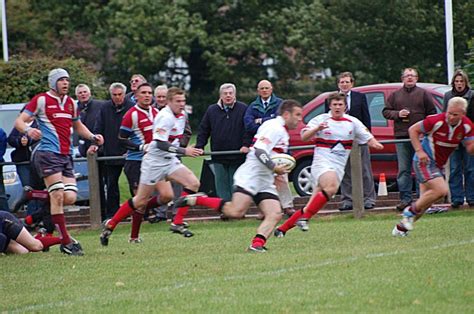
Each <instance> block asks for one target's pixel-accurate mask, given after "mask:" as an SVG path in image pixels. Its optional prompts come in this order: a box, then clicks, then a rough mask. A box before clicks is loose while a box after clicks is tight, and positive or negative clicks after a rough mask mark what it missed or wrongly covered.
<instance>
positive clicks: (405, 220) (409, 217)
mask: <svg viewBox="0 0 474 314" xmlns="http://www.w3.org/2000/svg"><path fill="white" fill-rule="evenodd" d="M414 222H415V214H413V213H412V212H411V211H410V207H407V208H405V209H404V210H403V213H402V220H401V222H400V223H401V224H402V226H403V227H404V228H405V229H407V230H408V231H411V230H413V223H414Z"/></svg>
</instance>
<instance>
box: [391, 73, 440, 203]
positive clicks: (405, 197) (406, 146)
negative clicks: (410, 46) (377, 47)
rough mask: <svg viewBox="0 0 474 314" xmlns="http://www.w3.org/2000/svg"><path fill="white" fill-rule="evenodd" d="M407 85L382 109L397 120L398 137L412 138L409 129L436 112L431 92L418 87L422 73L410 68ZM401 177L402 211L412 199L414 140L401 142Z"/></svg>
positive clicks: (392, 96) (406, 79)
mask: <svg viewBox="0 0 474 314" xmlns="http://www.w3.org/2000/svg"><path fill="white" fill-rule="evenodd" d="M401 79H402V82H403V87H402V88H400V89H399V90H397V91H395V92H394V93H393V94H391V95H390V96H389V97H388V100H387V103H386V104H385V108H384V109H383V111H382V114H383V116H384V117H385V118H386V119H389V120H394V127H393V129H394V133H395V138H396V139H409V135H408V128H410V127H411V126H412V125H413V124H415V123H417V122H418V121H421V120H423V119H425V118H426V117H427V116H428V115H431V114H435V113H436V108H435V107H434V104H433V100H432V98H431V95H430V94H429V93H428V92H427V91H425V90H424V89H423V88H420V87H418V86H416V82H418V72H417V71H416V70H415V69H412V68H406V69H404V70H403V72H402V77H401ZM396 147H397V160H398V176H397V184H398V191H399V192H400V200H401V202H400V204H398V205H397V209H398V210H399V211H402V210H403V209H404V208H405V207H407V206H408V205H410V204H411V202H412V189H413V179H412V177H411V163H412V160H413V155H414V154H415V151H414V150H413V146H412V145H411V142H410V141H407V142H404V143H397V144H396Z"/></svg>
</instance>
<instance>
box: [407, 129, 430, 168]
mask: <svg viewBox="0 0 474 314" xmlns="http://www.w3.org/2000/svg"><path fill="white" fill-rule="evenodd" d="M422 125H423V121H419V122H417V123H415V124H413V125H412V126H411V127H410V128H409V129H408V135H409V136H410V140H411V145H412V146H413V149H414V150H415V154H416V155H417V156H418V159H419V160H420V162H421V163H426V162H428V155H427V154H426V153H425V151H424V150H423V147H422V146H421V142H420V136H421V135H422V134H423V129H422Z"/></svg>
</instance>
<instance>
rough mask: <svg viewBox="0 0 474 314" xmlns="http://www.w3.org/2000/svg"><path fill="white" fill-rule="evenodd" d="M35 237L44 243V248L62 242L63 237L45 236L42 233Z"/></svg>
mask: <svg viewBox="0 0 474 314" xmlns="http://www.w3.org/2000/svg"><path fill="white" fill-rule="evenodd" d="M35 239H36V240H38V241H40V242H41V243H42V244H43V250H44V249H47V248H49V247H50V246H53V245H57V244H60V243H61V239H60V238H59V237H53V236H43V235H42V234H41V233H38V234H37V235H36V236H35Z"/></svg>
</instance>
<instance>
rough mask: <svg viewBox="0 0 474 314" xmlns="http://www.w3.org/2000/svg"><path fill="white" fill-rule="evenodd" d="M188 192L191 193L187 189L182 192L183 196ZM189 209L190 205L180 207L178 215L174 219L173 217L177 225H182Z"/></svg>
mask: <svg viewBox="0 0 474 314" xmlns="http://www.w3.org/2000/svg"><path fill="white" fill-rule="evenodd" d="M188 194H190V193H188V192H187V191H183V192H181V196H186V195H188ZM188 210H189V206H183V207H178V210H177V212H176V215H175V216H174V219H173V223H174V224H175V225H182V224H183V220H184V216H186V214H187V213H188Z"/></svg>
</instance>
